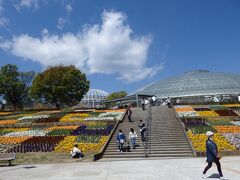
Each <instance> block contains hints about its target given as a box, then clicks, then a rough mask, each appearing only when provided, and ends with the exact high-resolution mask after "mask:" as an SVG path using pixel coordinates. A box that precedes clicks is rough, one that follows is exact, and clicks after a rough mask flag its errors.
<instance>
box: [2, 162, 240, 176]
mask: <svg viewBox="0 0 240 180" xmlns="http://www.w3.org/2000/svg"><path fill="white" fill-rule="evenodd" d="M221 162H222V169H223V173H224V176H226V177H228V178H229V179H230V180H240V157H224V158H223V159H222V160H221ZM205 165H206V163H205V158H187V159H159V160H156V159H154V160H150V159H147V160H131V161H110V162H101V161H99V162H83V161H79V163H65V164H29V165H16V166H10V167H7V166H2V165H1V167H0V179H3V180H5V179H24V180H25V179H86V180H89V179H92V180H123V179H128V180H134V179H139V180H145V179H146V180H151V179H154V180H155V179H156V180H165V179H166V180H181V179H182V180H195V179H196V180H200V179H201V173H202V170H203V168H204V167H205ZM207 175H208V179H211V180H214V179H219V175H218V173H217V168H216V166H215V165H213V167H212V168H211V169H210V170H209V172H208V173H207Z"/></svg>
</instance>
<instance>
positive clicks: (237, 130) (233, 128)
mask: <svg viewBox="0 0 240 180" xmlns="http://www.w3.org/2000/svg"><path fill="white" fill-rule="evenodd" d="M213 127H214V129H216V130H217V131H218V132H220V133H240V127H239V126H213Z"/></svg>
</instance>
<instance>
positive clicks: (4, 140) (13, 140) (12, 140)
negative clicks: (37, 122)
mask: <svg viewBox="0 0 240 180" xmlns="http://www.w3.org/2000/svg"><path fill="white" fill-rule="evenodd" d="M30 138H32V136H27V137H4V136H0V144H19V143H22V142H23V141H26V140H27V139H30Z"/></svg>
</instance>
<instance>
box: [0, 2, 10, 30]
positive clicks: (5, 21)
mask: <svg viewBox="0 0 240 180" xmlns="http://www.w3.org/2000/svg"><path fill="white" fill-rule="evenodd" d="M2 2H3V1H2V0H0V27H4V26H6V25H7V24H8V23H9V19H8V18H6V17H4V16H2V14H3V11H4V8H3V6H2Z"/></svg>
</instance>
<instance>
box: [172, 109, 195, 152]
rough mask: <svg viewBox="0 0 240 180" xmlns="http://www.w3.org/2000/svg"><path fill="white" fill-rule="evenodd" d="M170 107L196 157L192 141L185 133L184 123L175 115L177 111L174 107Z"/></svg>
mask: <svg viewBox="0 0 240 180" xmlns="http://www.w3.org/2000/svg"><path fill="white" fill-rule="evenodd" d="M171 109H172V111H173V113H174V115H175V117H176V119H177V120H178V121H179V123H180V126H181V128H182V130H183V132H184V135H185V137H186V138H187V140H188V144H189V146H190V148H191V150H192V152H193V154H194V157H197V152H196V149H195V148H194V146H193V144H192V141H191V140H190V139H189V137H188V135H187V133H186V127H185V124H184V123H183V122H182V121H181V119H180V118H179V117H178V116H177V113H176V110H175V108H174V107H172V108H171Z"/></svg>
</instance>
